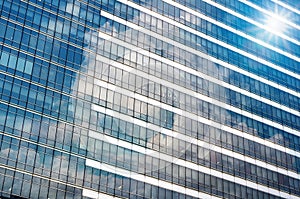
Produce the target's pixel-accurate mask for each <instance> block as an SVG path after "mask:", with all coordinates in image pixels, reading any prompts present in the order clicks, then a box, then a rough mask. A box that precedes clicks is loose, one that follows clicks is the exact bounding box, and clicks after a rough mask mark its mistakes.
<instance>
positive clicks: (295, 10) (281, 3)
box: [271, 0, 300, 15]
mask: <svg viewBox="0 0 300 199" xmlns="http://www.w3.org/2000/svg"><path fill="white" fill-rule="evenodd" d="M271 1H273V2H274V3H276V4H278V5H281V6H282V7H284V8H286V9H288V10H290V11H292V12H294V13H296V14H298V15H300V11H299V10H297V9H295V8H293V7H292V6H290V5H287V4H285V3H283V2H282V1H279V0H271Z"/></svg>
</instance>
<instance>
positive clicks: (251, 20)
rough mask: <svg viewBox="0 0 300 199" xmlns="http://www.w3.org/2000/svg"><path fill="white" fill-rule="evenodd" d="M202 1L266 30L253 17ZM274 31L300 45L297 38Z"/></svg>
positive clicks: (266, 28) (265, 28)
mask: <svg viewBox="0 0 300 199" xmlns="http://www.w3.org/2000/svg"><path fill="white" fill-rule="evenodd" d="M203 1H204V2H206V3H208V4H210V5H212V6H214V7H217V8H219V9H221V10H223V11H225V12H227V13H229V14H232V15H234V16H236V17H238V18H240V19H243V20H245V21H247V22H249V23H252V24H253V25H256V26H257V27H259V28H262V29H264V30H267V31H268V27H267V26H265V25H262V24H260V23H258V22H256V21H254V20H253V19H250V18H248V17H245V16H244V15H241V14H239V13H237V12H235V11H233V10H231V9H229V8H226V7H224V6H222V5H219V4H217V3H215V2H213V1H210V0H203ZM274 33H275V34H276V35H277V36H279V37H281V38H283V39H285V40H288V41H290V42H292V43H294V44H297V45H300V41H298V40H296V39H293V38H290V37H289V36H286V35H285V34H283V33H279V32H274Z"/></svg>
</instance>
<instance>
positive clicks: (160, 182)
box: [85, 159, 218, 199]
mask: <svg viewBox="0 0 300 199" xmlns="http://www.w3.org/2000/svg"><path fill="white" fill-rule="evenodd" d="M85 163H86V166H90V167H93V168H97V169H100V170H104V171H107V172H110V173H114V174H117V175H120V176H124V177H127V178H131V179H134V180H137V181H140V182H145V183H148V184H151V185H154V186H159V187H162V188H165V189H168V190H172V191H175V192H178V193H182V194H186V195H189V196H193V197H197V198H207V199H211V198H216V199H217V198H218V197H215V196H212V195H209V194H205V193H202V192H198V191H196V190H193V189H189V188H185V187H182V186H179V185H176V184H173V183H170V182H166V181H164V180H159V179H156V178H153V177H149V176H146V175H142V174H139V173H135V172H132V171H128V170H126V169H122V168H118V167H115V166H111V165H108V164H105V163H101V162H98V161H95V160H91V159H86V162H85Z"/></svg>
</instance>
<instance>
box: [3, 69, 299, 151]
mask: <svg viewBox="0 0 300 199" xmlns="http://www.w3.org/2000/svg"><path fill="white" fill-rule="evenodd" d="M99 67H100V66H99ZM128 77H130V76H128ZM4 78H6V77H5V76H3V79H4ZM7 78H8V80H9V79H11V78H9V77H7ZM129 79H130V80H136V79H137V77H136V76H135V75H132V77H131V78H129ZM9 81H11V80H9ZM9 81H2V83H3V89H4V90H3V91H2V92H4V95H2V99H3V100H6V101H9V100H10V102H11V103H15V104H19V105H21V106H23V107H27V108H30V109H32V110H36V111H38V112H40V113H43V114H46V115H52V116H53V117H59V118H60V119H63V120H67V121H70V122H72V123H73V122H74V121H75V122H76V123H78V124H81V123H90V125H91V126H90V127H91V128H93V129H96V126H97V124H96V121H95V120H91V119H90V118H92V117H93V116H92V115H93V114H94V113H93V112H91V113H88V112H89V109H90V108H89V106H90V105H88V106H87V107H86V108H84V107H83V106H82V105H81V104H82V102H80V100H79V101H78V100H75V99H72V98H70V99H69V97H68V96H64V95H61V94H58V93H56V92H53V91H50V90H47V92H46V90H45V89H43V88H41V87H37V86H34V85H32V84H31V85H30V84H28V83H25V82H24V83H22V82H21V81H19V80H16V81H14V84H12V83H9ZM139 82H145V84H146V82H147V85H153V88H151V89H150V90H148V91H147V90H146V91H147V92H145V89H149V88H142V87H140V84H138V86H137V84H136V83H135V82H131V83H130V82H127V83H125V82H122V84H123V87H125V88H126V89H129V90H131V91H134V92H138V93H140V94H143V95H146V96H148V97H151V98H154V99H157V100H159V101H162V102H164V103H167V104H170V105H171V106H175V107H176V106H178V107H181V108H184V106H185V109H186V110H189V111H191V112H195V111H196V112H195V114H200V115H203V116H204V117H207V118H210V119H217V118H218V117H217V116H218V115H223V116H224V117H225V116H226V115H228V117H227V118H226V121H227V122H226V124H231V125H232V126H233V127H234V128H238V129H239V130H244V131H246V132H247V131H249V130H250V129H251V127H247V128H246V127H245V126H244V125H240V123H242V120H241V118H240V116H239V115H238V114H234V113H230V112H226V111H225V110H223V113H222V114H219V113H218V110H219V109H218V110H216V111H217V112H214V111H213V110H215V108H213V107H212V106H213V105H212V104H210V105H209V104H208V103H207V102H201V103H200V104H201V106H200V104H199V103H192V102H191V101H190V102H189V103H186V102H187V99H189V100H191V99H190V98H186V95H185V94H183V93H179V92H176V91H175V90H173V89H170V88H165V87H164V86H162V85H158V84H156V83H151V82H149V81H148V80H147V81H145V80H143V79H142V78H141V79H140V81H139ZM112 83H113V82H112ZM85 84H86V85H85ZM116 84H118V85H119V83H118V82H117V83H116ZM128 85H130V87H128ZM119 86H121V84H120V85H119ZM75 87H77V88H80V89H79V90H78V92H80V91H82V96H87V93H92V92H94V94H93V96H94V98H93V102H96V103H100V104H101V105H103V106H105V107H108V108H111V109H113V110H116V111H118V112H119V111H120V112H122V113H124V114H128V115H132V116H134V117H138V118H140V119H142V120H145V121H148V122H151V123H152V122H153V123H154V124H156V125H159V126H163V127H165V128H172V129H175V130H176V129H177V128H178V130H176V131H178V132H186V133H188V132H192V131H193V128H192V127H191V126H190V125H186V124H185V125H183V123H182V121H184V117H182V119H180V118H181V117H180V116H179V115H176V114H173V113H172V112H169V111H166V110H165V111H163V112H162V111H161V110H159V109H157V108H155V107H154V106H152V105H150V104H147V103H145V102H143V101H139V100H134V99H133V98H130V97H128V96H126V95H121V94H120V93H114V92H112V91H110V90H107V89H105V88H100V87H98V86H94V88H93V85H92V84H91V83H88V81H86V80H85V81H78V86H77V85H75ZM96 87H97V89H96ZM28 89H30V92H28ZM86 89H89V90H90V91H89V92H87V91H88V90H86ZM97 90H98V91H97ZM158 90H160V91H161V92H157V91H158ZM20 91H21V92H20ZM154 91H156V92H154ZM11 92H12V94H10V93H11ZM96 93H98V94H96ZM167 93H169V94H167ZM174 93H175V94H174ZM73 94H76V92H75V93H73ZM154 94H155V95H154ZM166 94H167V95H172V96H176V97H175V98H172V97H171V98H170V97H165V96H166ZM152 95H153V96H152ZM8 96H12V97H11V99H9V98H8ZM181 96H182V97H181ZM28 97H29V98H28ZM18 99H21V101H19V100H18ZM27 99H29V100H27ZM193 99H194V98H193ZM96 100H97V101H96ZM99 100H100V101H99ZM195 100H196V99H195ZM192 101H193V100H192ZM112 102H113V103H112ZM199 102H200V101H199ZM67 104H68V106H66V105H67ZM85 105H87V104H86V103H85ZM187 105H188V106H187ZM193 105H194V106H195V107H194V106H193ZM189 106H190V107H189ZM199 108H200V109H199ZM156 109H157V110H156ZM197 110H199V111H197ZM219 111H220V110H219ZM151 114H154V115H152V116H151ZM90 115H91V116H90ZM177 117H178V118H179V119H176V120H174V118H177ZM151 118H152V119H151ZM186 119H187V118H186ZM9 121H11V122H12V123H13V120H9ZM93 121H94V122H93ZM222 121H223V120H222ZM224 122H225V121H223V123H224ZM248 124H250V123H248ZM182 125H183V128H182V127H181V126H182ZM175 127H176V128H175ZM254 129H256V130H257V131H258V132H259V133H260V135H263V133H267V135H264V136H268V137H269V136H274V135H276V134H278V133H279V132H278V130H277V129H274V128H272V127H270V128H269V129H266V130H265V127H263V126H262V125H258V126H257V127H255V128H253V130H254ZM253 130H252V131H251V130H250V132H252V133H255V134H256V133H257V131H254V132H253ZM275 130H276V131H275ZM196 133H197V132H194V133H192V134H196ZM283 136H284V137H283V138H278V139H279V140H273V141H275V142H277V143H280V144H290V146H293V145H294V144H295V146H294V147H297V146H298V145H299V144H297V143H298V139H296V137H295V136H294V137H295V139H292V137H291V136H289V135H288V134H283ZM289 142H290V143H289Z"/></svg>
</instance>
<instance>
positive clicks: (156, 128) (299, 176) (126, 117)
mask: <svg viewBox="0 0 300 199" xmlns="http://www.w3.org/2000/svg"><path fill="white" fill-rule="evenodd" d="M92 110H95V111H97V112H100V113H105V114H107V115H109V116H112V117H115V118H118V119H121V120H124V121H133V120H139V119H137V118H133V117H131V116H129V115H125V114H122V113H119V112H116V111H112V110H110V109H107V108H104V107H101V106H98V105H95V104H93V106H92ZM108 110H109V111H108ZM140 122H141V123H143V125H142V127H146V128H149V129H151V130H154V131H158V132H160V133H162V134H165V135H167V136H170V137H174V138H177V139H179V140H183V141H185V142H188V143H193V144H195V145H197V146H200V147H203V148H206V149H210V150H213V151H216V152H219V153H222V154H225V155H228V156H230V157H234V158H236V159H239V160H242V161H246V162H249V163H251V164H254V165H257V166H261V165H265V166H264V167H265V168H267V169H269V170H272V171H275V172H278V173H281V174H283V175H287V176H289V177H292V178H296V179H300V174H297V173H295V172H288V171H287V170H286V169H282V168H280V167H276V166H274V165H271V164H268V163H266V162H263V161H260V160H257V159H253V158H251V157H248V156H245V155H241V154H240V153H237V152H233V151H231V150H228V149H225V148H222V147H219V146H216V145H213V144H209V143H207V142H204V141H202V140H198V139H196V138H193V137H190V136H187V135H184V134H180V133H178V132H175V131H172V130H169V129H165V128H163V127H160V126H156V125H154V124H151V123H148V122H145V121H142V120H140ZM135 124H137V125H139V123H138V122H136V123H135ZM212 126H214V125H212ZM219 127H221V128H225V126H224V125H219ZM90 136H91V137H94V138H96V137H95V136H97V139H100V140H103V139H104V137H105V140H112V142H111V143H113V144H117V143H124V144H123V145H122V147H126V148H128V149H131V150H133V148H139V150H137V152H140V151H141V148H143V147H141V146H138V145H136V146H135V147H132V146H133V144H131V143H130V144H129V145H130V146H129V147H128V144H127V146H126V145H125V142H126V141H122V140H118V139H117V138H113V137H110V136H108V135H102V134H100V133H96V132H93V131H90ZM260 144H262V143H260ZM149 150H150V149H149ZM155 153H156V152H155V151H153V152H152V154H155ZM158 157H161V156H158ZM170 157H171V156H170ZM170 157H169V159H170ZM186 162H187V161H186ZM182 166H184V165H182ZM191 169H192V168H191Z"/></svg>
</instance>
